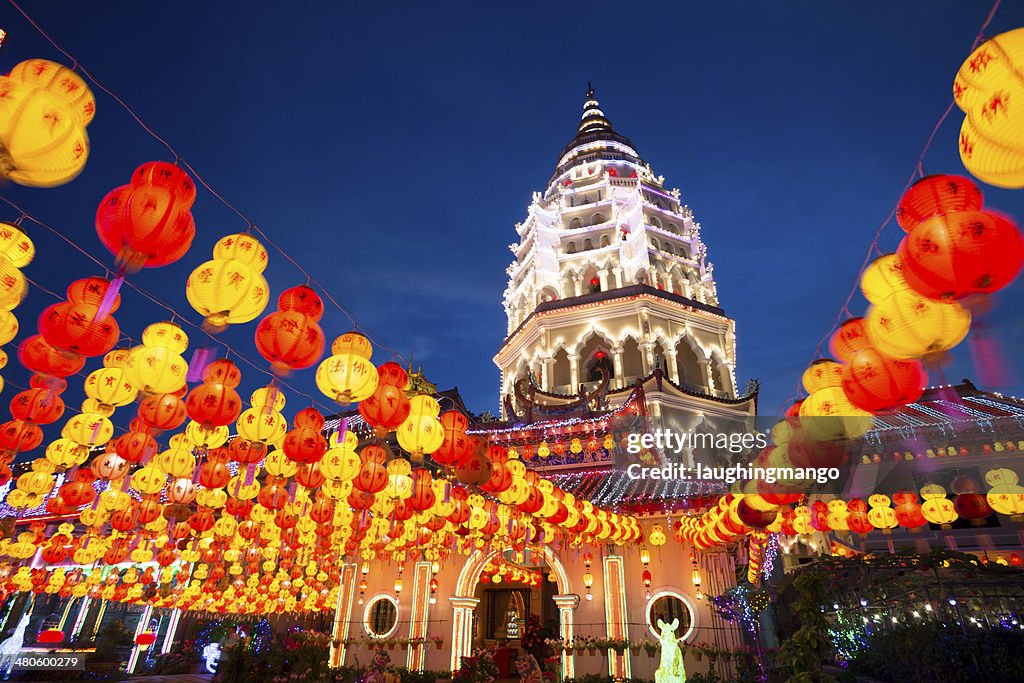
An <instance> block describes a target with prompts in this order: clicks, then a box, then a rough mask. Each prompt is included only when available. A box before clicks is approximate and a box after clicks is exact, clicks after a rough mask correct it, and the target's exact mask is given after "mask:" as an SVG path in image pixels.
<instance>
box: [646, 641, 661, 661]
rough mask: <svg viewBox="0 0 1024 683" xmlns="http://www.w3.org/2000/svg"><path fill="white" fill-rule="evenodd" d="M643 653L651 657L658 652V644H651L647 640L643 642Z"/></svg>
mask: <svg viewBox="0 0 1024 683" xmlns="http://www.w3.org/2000/svg"><path fill="white" fill-rule="evenodd" d="M644 652H645V653H647V656H648V657H653V656H654V655H655V654H657V652H658V644H657V643H652V642H651V641H649V640H647V641H644Z"/></svg>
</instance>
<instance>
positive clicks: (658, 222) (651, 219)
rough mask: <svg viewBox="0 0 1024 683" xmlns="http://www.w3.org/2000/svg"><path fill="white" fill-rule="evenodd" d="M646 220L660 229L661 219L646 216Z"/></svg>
mask: <svg viewBox="0 0 1024 683" xmlns="http://www.w3.org/2000/svg"><path fill="white" fill-rule="evenodd" d="M647 222H648V223H650V224H651V225H653V226H654V227H656V228H658V229H659V230H660V229H661V219H660V218H658V217H657V216H648V217H647Z"/></svg>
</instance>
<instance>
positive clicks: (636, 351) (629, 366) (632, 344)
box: [622, 337, 644, 378]
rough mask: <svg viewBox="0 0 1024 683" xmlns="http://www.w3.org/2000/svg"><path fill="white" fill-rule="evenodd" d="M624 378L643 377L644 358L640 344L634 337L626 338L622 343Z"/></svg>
mask: <svg viewBox="0 0 1024 683" xmlns="http://www.w3.org/2000/svg"><path fill="white" fill-rule="evenodd" d="M622 376H623V377H633V378H635V377H643V376H644V357H643V352H641V351H640V344H639V343H638V342H637V340H636V339H634V338H633V337H626V338H625V339H624V340H623V341H622Z"/></svg>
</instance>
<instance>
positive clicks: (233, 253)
mask: <svg viewBox="0 0 1024 683" xmlns="http://www.w3.org/2000/svg"><path fill="white" fill-rule="evenodd" d="M266 267H267V250H266V249H264V248H263V245H262V244H260V243H259V241H257V240H256V239H255V238H254V237H252V236H251V235H246V234H236V235H227V236H225V237H222V238H220V240H218V241H217V244H216V245H215V246H214V248H213V260H212V261H207V262H206V263H203V264H202V265H200V266H199V267H198V268H196V269H195V270H193V271H192V274H191V275H189V277H188V280H187V282H186V283H185V295H186V297H187V298H188V302H189V304H191V305H192V308H194V309H195V310H196V311H198V312H199V313H200V314H202V315H203V316H205V318H206V324H207V326H208V327H209V328H210V329H211V330H213V331H219V330H222V329H224V328H225V327H227V326H228V325H231V324H237V323H247V322H249V321H251V320H255V319H256V318H257V317H258V316H259V315H260V313H262V312H263V309H265V308H266V307H267V302H269V301H270V287H269V286H268V285H267V281H266V279H265V278H264V277H263V275H262V273H263V270H264V268H266Z"/></svg>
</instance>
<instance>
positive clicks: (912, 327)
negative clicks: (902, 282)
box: [866, 290, 971, 360]
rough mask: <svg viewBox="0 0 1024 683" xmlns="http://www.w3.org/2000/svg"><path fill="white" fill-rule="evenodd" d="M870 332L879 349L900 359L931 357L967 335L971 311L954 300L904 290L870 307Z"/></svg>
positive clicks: (868, 322) (868, 325) (875, 345)
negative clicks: (948, 300)
mask: <svg viewBox="0 0 1024 683" xmlns="http://www.w3.org/2000/svg"><path fill="white" fill-rule="evenodd" d="M866 318H867V329H868V335H869V336H870V338H871V342H872V344H873V345H874V347H875V348H877V349H878V350H879V351H881V352H882V353H884V354H885V355H887V356H890V357H892V358H896V359H900V360H908V359H912V358H927V357H928V356H933V355H936V354H939V353H943V352H945V351H948V350H949V349H951V348H953V347H954V346H956V345H957V344H959V343H960V342H961V341H963V339H964V337H966V336H967V333H968V331H969V330H970V327H971V314H970V313H968V312H967V311H966V310H965V309H964V308H963V307H961V306H960V305H958V304H956V303H953V302H946V301H934V300H932V299H929V298H927V297H924V296H921V295H920V294H918V293H916V292H913V291H910V290H903V291H899V292H895V293H894V294H893V295H892V296H890V297H889V298H887V299H885V300H884V301H882V302H881V303H878V304H873V305H872V306H871V307H869V308H868V314H867V316H866Z"/></svg>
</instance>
